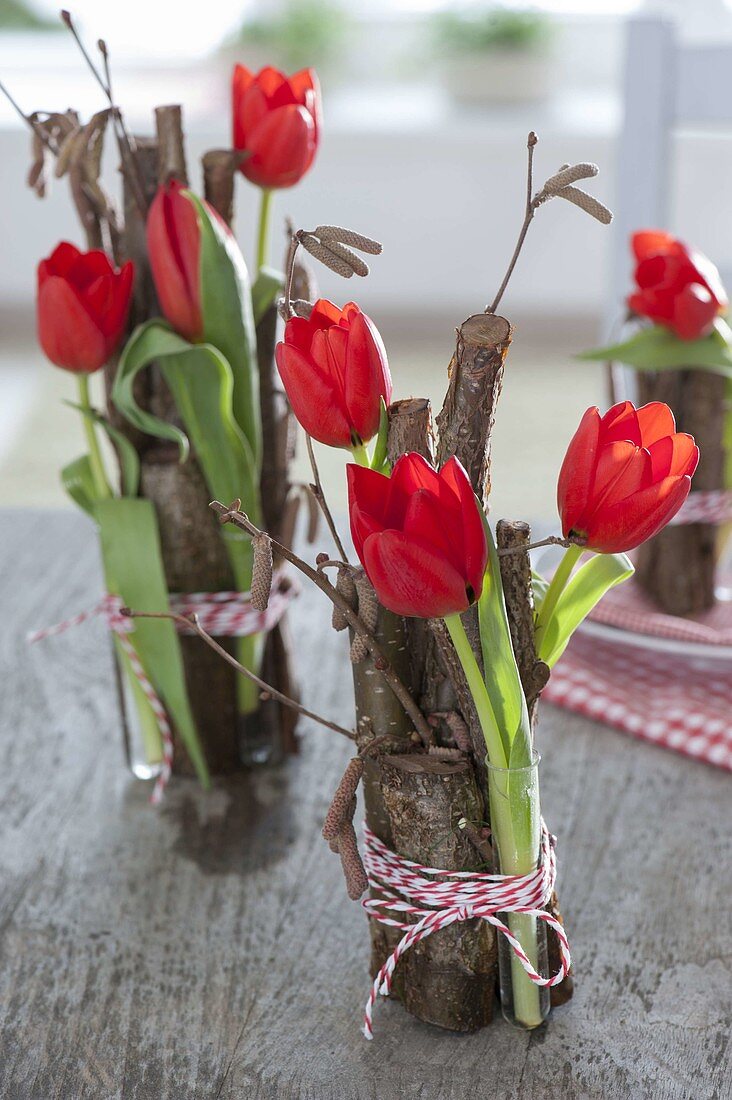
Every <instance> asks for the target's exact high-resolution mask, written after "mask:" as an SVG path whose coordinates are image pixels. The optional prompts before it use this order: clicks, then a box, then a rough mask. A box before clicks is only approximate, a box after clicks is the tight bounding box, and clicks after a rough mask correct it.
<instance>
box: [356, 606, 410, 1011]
mask: <svg viewBox="0 0 732 1100" xmlns="http://www.w3.org/2000/svg"><path fill="white" fill-rule="evenodd" d="M374 633H375V636H376V640H377V641H378V643H379V646H380V647H381V648H382V650H383V652H384V653H385V655H386V656H387V657H388V659H389V661H390V663H391V665H392V667H393V668H394V670H395V671H396V673H397V675H398V676H399V677H400V679H402V680H403V681H404V682H405V683H407V684H409V683H410V678H411V663H410V657H409V645H408V636H407V629H406V623H405V620H404V619H402V618H400V617H399V616H398V615H394V614H393V613H392V612H391V611H387V610H386V608H384V607H380V608H379V616H378V620H377V624H376V630H375V632H374ZM353 687H354V699H355V703H356V733H357V736H358V740H359V745H361V746H364V745H366V744H368V742H369V741H371V740H373V739H374V738H376V737H385V738H388V741H387V742H386V743H385V744H386V747H390V748H391V749H392V750H393V751H395V752H402V751H405V750H407V749H408V748H409V747H411V742H410V740H409V738H410V735H411V733H412V723H411V721H410V720H409V718H408V716H407V713H406V711H405V710H404V708H403V707H402V705H401V703H400V702H399V701H398V699H397V698H396V696H395V695H394V692H393V691H392V690H391V689H390V688H389V687H388V685H387V684H386V682H385V680H384V678H383V676H382V675H381V673H380V672H379V671H378V669H377V668H376V667H375V666H374V661H373V658H372V657H371V656H370V655H368V656H366V657H365V658H364V659H363V660H362V661H359V662H358V663H357V664H354V666H353ZM364 765H365V766H364V774H363V781H362V783H363V786H362V789H363V795H364V805H365V808H366V820H367V822H368V824H369V827H370V828H371V829H372V830H373V831H374V833H375V834H376V836H377V837H378V838H379V840H381V841H383V843H384V844H387V845H388V846H389V847H390V848H392V849H393V847H394V835H393V832H392V828H391V820H390V817H389V812H388V810H387V808H386V806H385V804H384V798H383V794H382V784H381V775H380V766H379V761H378V759H377V758H375V757H372V756H366V757H365V761H364ZM369 932H370V935H371V974H372V976H375V975H376V973H377V972H378V971H379V970H380V968H381V967H382V965H383V964H384V962H385V961H386V959H388V957H389V955H390V954H391V952H392V951H393V950H394V948H395V947H396V945H397V944H398V942H399V940H400V939H401V933H400V932H399V930H398V929H395V928H389V927H388V926H387V925H384V924H379V923H378V921H374V920H369ZM400 992H401V974H397V976H396V979H395V984H394V994H395V995H396V996H399V995H400Z"/></svg>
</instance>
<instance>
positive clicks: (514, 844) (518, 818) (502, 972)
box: [487, 753, 550, 1030]
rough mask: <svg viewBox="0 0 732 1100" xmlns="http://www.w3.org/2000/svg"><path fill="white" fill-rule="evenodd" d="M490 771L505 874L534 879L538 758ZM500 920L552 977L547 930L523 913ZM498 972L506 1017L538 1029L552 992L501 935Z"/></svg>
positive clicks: (499, 856)
mask: <svg viewBox="0 0 732 1100" xmlns="http://www.w3.org/2000/svg"><path fill="white" fill-rule="evenodd" d="M487 767H488V799H489V805H490V818H491V830H492V835H493V840H494V847H495V848H496V850H497V851H496V855H497V861H498V866H499V869H500V872H501V874H504V875H526V874H530V873H531V871H533V870H534V869H535V868H536V867H537V866H538V863H539V856H540V848H541V804H540V801H539V755H538V753H535V754H534V758H533V760H532V763H531V764H530V765H529V766H527V767H525V768H496V767H493V765H492V764H490V762H487ZM499 917H500V918H501V919H502V920H503V922H504V924H507V925H508V927H509V929H510V930H511V932H512V933H513V935H514V936H515V937H516V938H517V939H518V941H519V942H520V944H521V946H522V948H523V950H524V951H525V953H526V955H527V956H528V958H529V961H530V962H531V965H532V966H533V968H534V970H536V971H537V973H539V974H541V976H542V977H547V976H548V958H547V941H546V925H545V924H544V922H543V921H541V920H538V919H537V918H536V917H532V916H529V915H527V914H525V913H505V914H500V913H499ZM498 967H499V984H500V993H501V1008H502V1011H503V1015H504V1017H505V1018H506V1020H508V1022H509V1023H511V1024H513V1025H514V1027H518V1028H521V1029H523V1030H530V1029H532V1028H535V1027H539V1025H540V1024H542V1023H543V1022H544V1020H545V1019H546V1017H547V1016H548V1015H549V1008H550V997H549V987H548V986H539V985H536V983H535V982H532V981H531V979H530V978H529V976H528V974H527V973H526V971H525V970H524V968H523V966H522V965H521V963H520V962H519V960H518V958H517V957H516V955H515V954H514V952H513V951H512V949H511V946H510V944H509V942H508V940H507V939H506V937H505V936H503V935H501V934H500V933H499V936H498Z"/></svg>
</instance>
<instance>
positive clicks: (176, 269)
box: [147, 180, 203, 343]
mask: <svg viewBox="0 0 732 1100" xmlns="http://www.w3.org/2000/svg"><path fill="white" fill-rule="evenodd" d="M186 190H187V189H186V187H185V186H184V185H183V184H182V183H180V182H179V181H178V180H171V182H170V183H169V184H168V185H167V187H159V188H158V192H157V194H156V196H155V198H154V199H153V201H152V204H151V206H150V210H149V212H148V215H147V250H148V253H149V256H150V267H151V269H152V275H153V280H154V282H155V290H156V291H157V295H158V301H159V302H160V308H161V309H162V311H163V314H164V315H165V317H166V318H167V320H168V321H169V322H170V324H171V325H172V326H173V328H174V329H175V331H176V332H178V333H179V334H180V335H181V336H185V338H186V340H190V341H191V343H196V342H197V341H199V340H201V339H202V337H203V317H202V314H201V270H200V269H201V230H200V227H199V224H198V215H197V214H196V208H195V206H194V205H193V203H192V202H191V200H190V199H189V198H188V197H187V195H186V194H185V192H186Z"/></svg>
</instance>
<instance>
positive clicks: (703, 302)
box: [671, 283, 719, 340]
mask: <svg viewBox="0 0 732 1100" xmlns="http://www.w3.org/2000/svg"><path fill="white" fill-rule="evenodd" d="M718 312H719V306H718V305H717V302H716V301H715V300H714V298H713V297H712V295H711V294H710V293H709V291H708V290H707V288H706V287H705V286H702V284H701V283H689V284H688V285H687V286H685V287H684V289H683V290H681V291H680V292H679V293H678V294H677V295H676V297H675V298H674V312H673V317H672V318H671V328H672V329H673V330H674V332H675V333H676V335H677V336H678V337H679V339H680V340H699V339H700V338H701V337H702V336H707V335H708V334H709V333H710V332H711V330H712V326H713V324H714V320H715V318H716V316H717V313H718Z"/></svg>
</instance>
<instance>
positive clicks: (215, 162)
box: [201, 149, 237, 228]
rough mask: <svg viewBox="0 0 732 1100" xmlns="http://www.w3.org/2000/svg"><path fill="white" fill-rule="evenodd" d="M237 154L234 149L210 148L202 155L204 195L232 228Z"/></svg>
mask: <svg viewBox="0 0 732 1100" xmlns="http://www.w3.org/2000/svg"><path fill="white" fill-rule="evenodd" d="M236 157H237V154H236V152H235V151H234V150H233V149H210V150H209V151H208V153H204V154H203V156H202V157H201V166H202V168H203V195H204V198H205V199H206V201H207V202H209V203H210V204H211V206H213V208H214V210H215V211H216V212H217V213H218V214H220V215H221V217H222V218H223V219H224V221H225V222H226V224H227V225H228V226H229V228H231V227H232V226H233V224H234V173H235V172H236V164H237V161H236Z"/></svg>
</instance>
